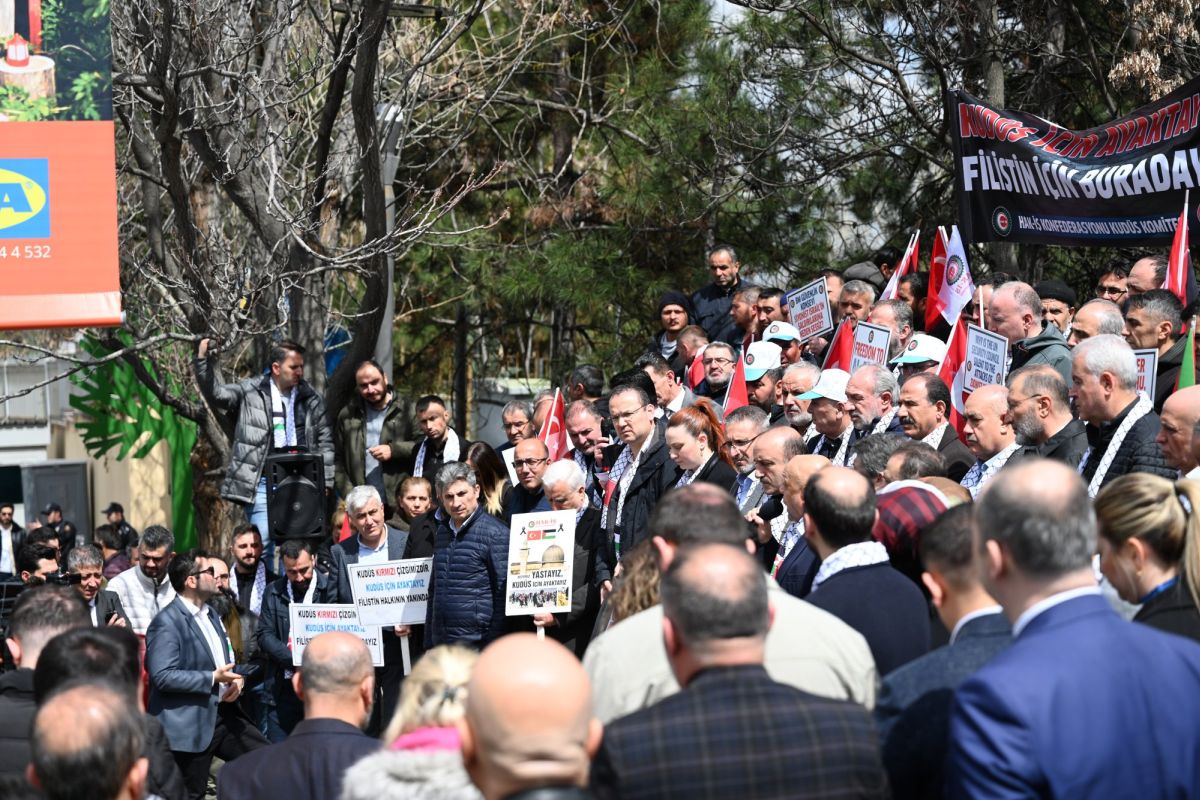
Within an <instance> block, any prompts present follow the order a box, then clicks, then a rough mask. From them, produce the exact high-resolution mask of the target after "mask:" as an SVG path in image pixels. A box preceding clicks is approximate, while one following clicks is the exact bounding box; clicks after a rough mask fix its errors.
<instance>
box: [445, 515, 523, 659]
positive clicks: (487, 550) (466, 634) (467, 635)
mask: <svg viewBox="0 0 1200 800" xmlns="http://www.w3.org/2000/svg"><path fill="white" fill-rule="evenodd" d="M507 583H508V527H507V526H505V525H504V523H502V522H500V521H499V520H497V519H495V518H494V517H492V516H489V515H488V514H487V513H485V512H484V510H483V508H482V506H481V507H480V508H478V509H476V511H475V513H474V514H472V515H471V516H470V517H469V518H468V519H467V520H466V522H464V523H463V526H462V527H461V528H459V529H458V532H457V533H456V532H455V531H454V530H453V529H451V527H450V520H449V519H448V518H447V519H444V520H440V522H439V525H438V532H437V540H436V543H435V547H434V553H433V574H432V576H431V579H430V592H429V594H430V601H429V604H428V605H427V606H426V612H425V646H426V647H434V646H436V645H439V644H462V645H466V646H468V647H476V648H482V647H484V646H486V645H487V644H489V643H490V642H491V641H492V640H494V639H498V638H499V637H500V636H502V635H503V634H504V633H505V632H506V629H507V626H508V622H507V619H506V617H505V615H504V588H505V586H506V585H507Z"/></svg>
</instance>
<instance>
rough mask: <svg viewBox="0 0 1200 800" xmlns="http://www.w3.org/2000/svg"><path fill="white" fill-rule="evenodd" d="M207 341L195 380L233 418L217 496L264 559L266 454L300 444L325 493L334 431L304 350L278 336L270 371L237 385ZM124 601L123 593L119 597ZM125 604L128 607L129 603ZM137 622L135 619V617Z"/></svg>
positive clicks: (267, 543) (270, 552)
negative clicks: (309, 376) (234, 509)
mask: <svg viewBox="0 0 1200 800" xmlns="http://www.w3.org/2000/svg"><path fill="white" fill-rule="evenodd" d="M213 352H215V348H213V347H212V346H211V343H210V340H208V339H201V340H200V344H199V346H198V347H197V349H196V359H195V362H194V366H195V370H196V380H197V382H198V383H199V385H200V390H201V391H202V392H203V393H204V396H205V397H206V398H207V399H208V400H209V402H211V403H213V404H214V405H216V406H217V407H218V408H219V409H221V410H222V411H225V412H227V413H230V414H233V415H235V416H236V424H235V427H234V431H233V439H232V442H231V445H230V457H229V467H228V469H227V471H226V473H225V480H224V481H222V483H221V497H223V498H225V499H226V500H228V501H230V502H232V503H240V504H242V506H243V507H245V509H246V520H247V521H248V522H253V523H254V524H255V525H256V526H257V527H258V530H259V531H260V532H261V533H262V534H263V544H264V549H265V554H266V559H267V561H268V562H272V561H274V552H275V545H274V543H273V542H272V540H271V534H270V529H269V527H268V525H267V476H266V474H265V473H264V467H265V465H266V462H267V456H268V455H270V453H272V452H274V451H276V450H283V449H286V448H289V447H300V448H304V449H306V450H308V452H310V453H314V454H317V455H320V456H321V463H322V465H323V467H324V477H325V481H324V484H323V487H322V488H324V489H325V491H326V492H328V491H331V490H332V488H333V480H334V465H333V461H334V458H333V456H334V453H333V434H332V432H331V431H330V427H329V420H328V417H327V415H326V413H325V401H324V400H323V399H322V397H321V395H320V394H319V393H318V392H317V391H316V390H315V389H313V387H312V386H311V385H309V383H308V382H307V381H305V380H304V355H305V351H304V348H303V347H301V346H300V345H298V344H296V343H295V342H293V341H289V340H287V339H281V340H279V341H277V342H275V343H274V344H272V346H271V365H270V372H269V373H268V374H267V375H264V376H263V377H261V378H260V377H254V378H246V379H245V380H243V381H241V382H239V383H226V384H222V383H218V382H217V377H216V373H215V371H214V369H213V365H212V363H211V362H210V355H211V353H213ZM121 600H122V601H124V600H125V598H124V597H122V598H121ZM125 607H126V608H127V609H128V608H129V604H128V603H126V604H125ZM135 624H136V621H135Z"/></svg>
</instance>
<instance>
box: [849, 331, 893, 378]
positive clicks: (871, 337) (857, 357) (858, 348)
mask: <svg viewBox="0 0 1200 800" xmlns="http://www.w3.org/2000/svg"><path fill="white" fill-rule="evenodd" d="M891 340H892V331H891V329H890V328H885V327H883V326H882V325H872V324H871V323H870V322H859V323H858V324H857V325H855V326H854V352H853V353H852V354H851V356H850V370H849V371H850V374H851V375H853V374H854V370H856V369H858V368H859V367H865V366H866V365H868V364H879V365H880V366H884V365H886V364H887V362H888V347H889V343H890V342H891Z"/></svg>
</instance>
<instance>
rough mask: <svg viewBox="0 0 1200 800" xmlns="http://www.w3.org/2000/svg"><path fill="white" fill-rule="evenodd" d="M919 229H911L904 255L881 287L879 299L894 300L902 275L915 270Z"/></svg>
mask: <svg viewBox="0 0 1200 800" xmlns="http://www.w3.org/2000/svg"><path fill="white" fill-rule="evenodd" d="M919 236H920V231H919V230H917V231H913V234H912V236H910V237H909V238H908V247H906V248H904V256H903V257H901V259H900V263H899V265H897V267H896V270H895V271H894V272H893V273H892V277H891V279H890V280H888V282H887V286H885V287H883V294H881V295H879V299H880V300H895V299H896V298H897V297H898V296H899V295H900V281H902V280H904V276H905V275H908V274H909V273H913V272H916V271H917V266H918V265H919V263H920V253H919V250H920V247H919V245H920V239H919Z"/></svg>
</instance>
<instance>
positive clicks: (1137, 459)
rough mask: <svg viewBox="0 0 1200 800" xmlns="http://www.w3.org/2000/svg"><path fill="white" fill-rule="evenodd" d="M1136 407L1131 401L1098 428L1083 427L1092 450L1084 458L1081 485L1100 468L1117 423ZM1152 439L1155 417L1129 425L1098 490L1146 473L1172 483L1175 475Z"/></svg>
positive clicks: (1119, 424) (1153, 414)
mask: <svg viewBox="0 0 1200 800" xmlns="http://www.w3.org/2000/svg"><path fill="white" fill-rule="evenodd" d="M1136 403H1137V401H1136V400H1135V401H1133V402H1132V403H1130V404H1129V405H1127V406H1125V410H1124V411H1122V412H1121V413H1120V414H1118V415H1117V416H1116V417H1114V418H1113V419H1111V420H1109V421H1108V422H1105V423H1103V424H1101V425H1099V426H1096V425H1090V424H1089V425H1088V426H1087V438H1088V444H1089V445H1091V447H1092V454H1091V455H1090V456H1088V460H1087V463H1086V464H1084V467H1083V480H1084V481H1085V482H1087V483H1091V481H1092V478H1093V477H1094V476H1095V474H1096V470H1097V469H1099V468H1100V462H1101V461H1102V460H1103V459H1104V451H1105V450H1106V449H1108V445H1109V443H1110V442H1111V441H1112V439H1113V436H1114V435H1115V434H1116V432H1117V428H1119V427H1121V423H1122V422H1123V421H1124V420H1125V417H1126V416H1128V414H1129V412H1130V411H1132V410H1133V407H1134V405H1136ZM1156 436H1158V414H1155V413H1154V412H1153V411H1152V412H1150V413H1149V414H1147V415H1146V416H1144V417H1142V418H1141V419H1139V420H1138V421H1137V422H1135V423H1133V426H1132V427H1131V428H1130V429H1129V433H1127V434H1126V435H1125V441H1123V442H1121V449H1120V450H1118V451H1117V454H1116V457H1115V458H1113V460H1112V464H1111V465H1110V466H1109V468H1108V472H1107V473H1105V475H1104V482H1103V483H1102V484H1100V487H1101V488H1103V487H1104V486H1106V485H1107V484H1109V483H1111V482H1112V481H1114V480H1116V479H1117V478H1119V477H1121V476H1122V475H1128V474H1129V473H1131V472H1149V473H1150V474H1151V475H1158V476H1160V477H1163V478H1168V479H1170V480H1175V478H1176V477H1177V476H1178V474H1179V473H1178V471H1177V470H1176V469H1175V468H1174V467H1172V466H1170V465H1169V464H1167V462H1166V461H1165V460H1164V459H1163V455H1162V449H1161V448H1159V446H1158V443H1157V442H1155V441H1154V438H1155V437H1156Z"/></svg>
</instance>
